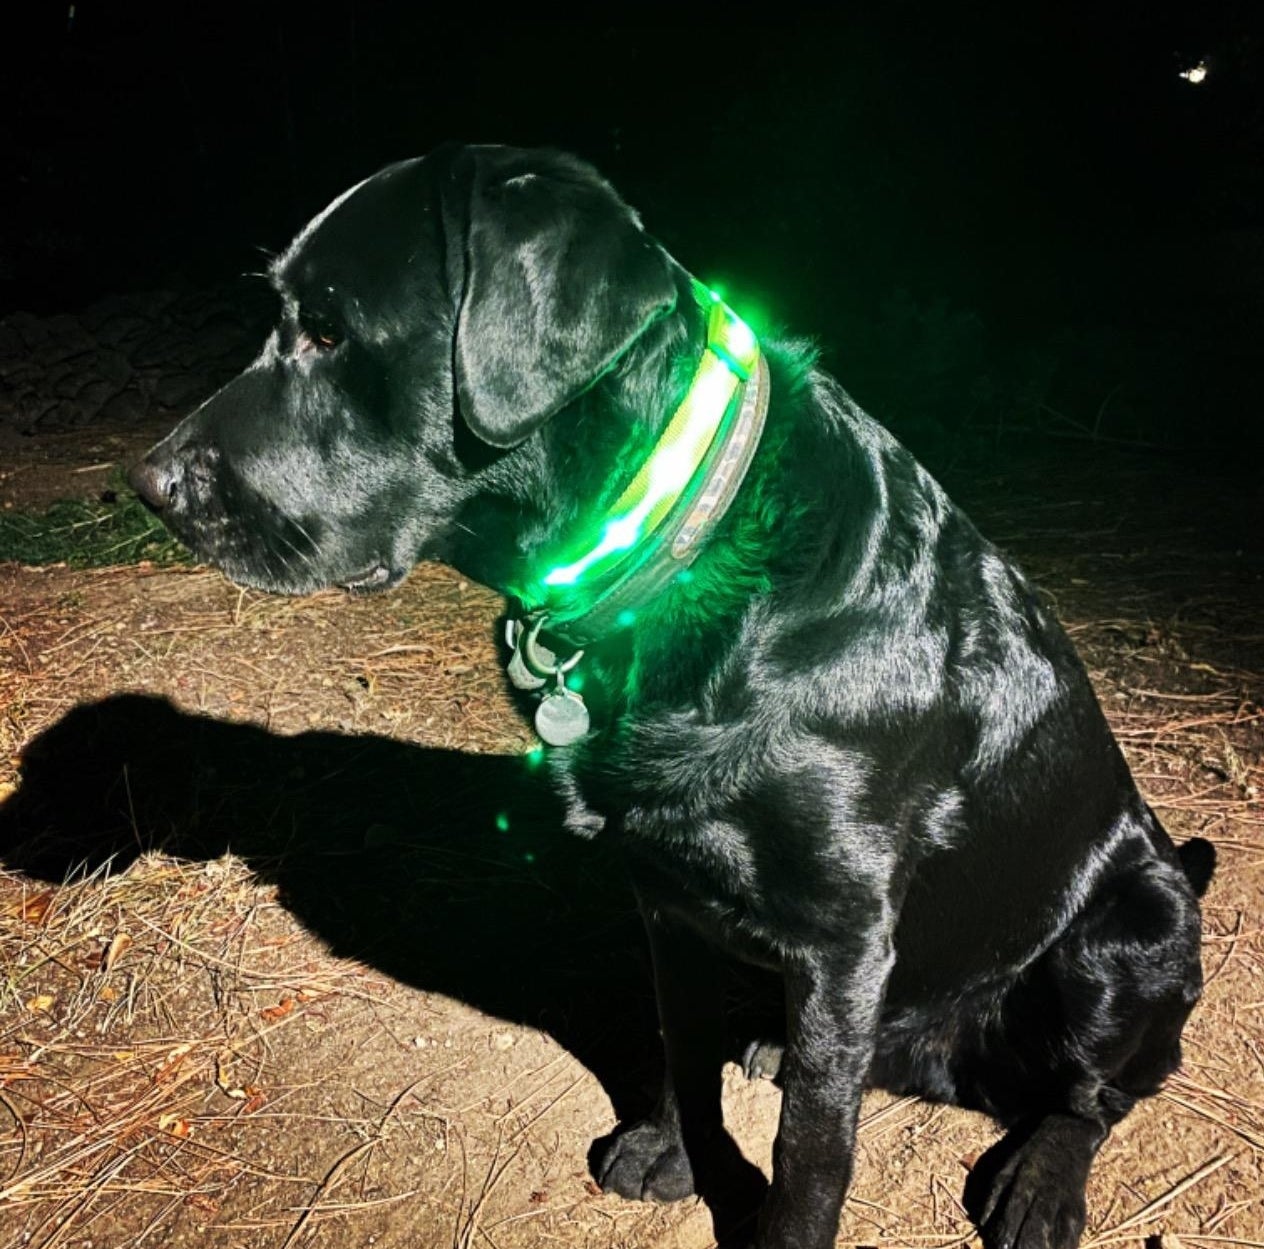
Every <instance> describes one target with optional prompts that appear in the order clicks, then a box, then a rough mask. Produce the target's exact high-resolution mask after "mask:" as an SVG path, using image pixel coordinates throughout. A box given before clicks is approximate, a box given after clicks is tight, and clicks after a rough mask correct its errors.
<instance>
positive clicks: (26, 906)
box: [14, 889, 53, 924]
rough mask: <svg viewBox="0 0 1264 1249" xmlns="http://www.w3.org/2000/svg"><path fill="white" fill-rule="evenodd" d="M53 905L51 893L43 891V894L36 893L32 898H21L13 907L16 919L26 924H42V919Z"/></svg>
mask: <svg viewBox="0 0 1264 1249" xmlns="http://www.w3.org/2000/svg"><path fill="white" fill-rule="evenodd" d="M52 905H53V891H52V890H51V889H45V890H44V892H43V893H37V894H35V895H34V896H33V897H30V898H23V899H22V901H21V902H19V903H18V904H17V905H16V906H15V907H14V911H15V912H16V914H17V916H18V918H20V919H22V920H24V921H25V922H26V923H28V924H42V923H43V922H44V917H45V916H46V915H47V914H48V911H49V908H50V907H51V906H52Z"/></svg>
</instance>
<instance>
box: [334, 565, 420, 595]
mask: <svg viewBox="0 0 1264 1249" xmlns="http://www.w3.org/2000/svg"><path fill="white" fill-rule="evenodd" d="M403 579H404V573H403V572H402V571H400V570H399V569H397V568H391V567H389V566H388V565H386V564H373V565H371V566H370V567H368V568H366V569H365V570H364V571H363V572H361V573H357V574H356V575H355V576H354V577H345V578H340V579H339V581H338V585H339V586H340V587H341V588H342V589H344V590H350V591H351V592H352V593H354V594H371V593H373V592H374V591H375V590H389V589H391V588H392V587H393V586H397V585H399V583H400V582H401V581H403Z"/></svg>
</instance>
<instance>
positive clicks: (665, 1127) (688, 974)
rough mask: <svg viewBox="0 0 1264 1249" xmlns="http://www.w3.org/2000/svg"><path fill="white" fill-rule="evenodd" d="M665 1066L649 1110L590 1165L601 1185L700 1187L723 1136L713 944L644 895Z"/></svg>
mask: <svg viewBox="0 0 1264 1249" xmlns="http://www.w3.org/2000/svg"><path fill="white" fill-rule="evenodd" d="M641 914H642V916H643V917H644V919H645V927H646V930H647V931H648V933H649V938H650V950H651V953H652V955H653V959H654V989H655V994H656V996H657V998H658V1017H659V1023H660V1026H661V1028H662V1034H663V1049H664V1054H665V1058H666V1072H665V1074H664V1077H663V1091H662V1095H661V1096H660V1098H659V1101H658V1105H657V1106H656V1107H655V1109H654V1113H653V1114H652V1115H650V1117H649V1118H648V1119H646V1120H644V1121H643V1122H641V1123H638V1124H636V1125H635V1126H633V1127H631V1128H627V1129H625V1130H624V1131H622V1132H620V1133H619V1135H618V1136H616V1137H615V1139H614V1140H613V1141H612V1142H611V1144H610V1146H609V1147H608V1149H607V1150H606V1153H605V1155H604V1157H602V1158H601V1160H600V1162H599V1163H598V1165H597V1168H596V1174H597V1180H598V1182H599V1183H600V1184H601V1186H602V1188H604V1189H606V1190H607V1191H610V1192H616V1193H619V1194H620V1195H621V1196H624V1197H632V1198H636V1199H641V1200H649V1201H678V1200H679V1199H680V1198H682V1197H688V1196H689V1195H690V1194H691V1193H694V1192H696V1191H700V1189H701V1188H702V1187H704V1186H703V1185H702V1184H701V1177H700V1176H699V1177H697V1178H696V1177H695V1171H696V1170H698V1169H699V1168H701V1167H703V1166H704V1165H705V1164H706V1162H707V1160H708V1158H709V1156H710V1154H711V1152H712V1151H713V1149H714V1147H715V1145H716V1144H717V1143H718V1141H719V1140H720V1139H721V1138H722V1137H723V1122H722V1116H721V1111H720V1068H721V1066H722V1064H723V1059H724V975H723V973H724V967H723V963H722V961H721V959H720V957H719V955H718V954H717V953H716V951H715V950H714V948H713V947H712V946H711V945H710V944H708V943H707V942H706V941H704V940H703V938H702V937H700V936H699V935H698V934H697V933H695V932H693V931H692V930H691V929H689V928H687V927H686V926H685V925H683V924H680V923H677V922H674V921H672V920H670V919H668V918H666V917H664V916H663V915H661V914H660V913H658V912H657V911H656V909H655V908H654V907H652V906H650V905H647V904H646V903H644V902H643V903H642V905H641Z"/></svg>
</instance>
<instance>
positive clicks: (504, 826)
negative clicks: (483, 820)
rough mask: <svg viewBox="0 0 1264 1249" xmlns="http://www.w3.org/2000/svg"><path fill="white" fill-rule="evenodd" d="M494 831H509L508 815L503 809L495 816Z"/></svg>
mask: <svg viewBox="0 0 1264 1249" xmlns="http://www.w3.org/2000/svg"><path fill="white" fill-rule="evenodd" d="M496 831H497V832H498V833H507V832H508V831H509V817H508V816H507V815H506V814H505V813H504V812H503V811H502V812H501V813H500V814H499V815H498V816H497V817H496Z"/></svg>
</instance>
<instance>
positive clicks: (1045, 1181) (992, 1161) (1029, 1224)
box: [966, 1119, 1093, 1249]
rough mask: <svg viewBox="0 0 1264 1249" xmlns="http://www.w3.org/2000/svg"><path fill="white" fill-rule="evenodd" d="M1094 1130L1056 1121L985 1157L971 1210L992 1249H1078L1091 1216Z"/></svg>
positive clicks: (975, 1178) (972, 1185)
mask: <svg viewBox="0 0 1264 1249" xmlns="http://www.w3.org/2000/svg"><path fill="white" fill-rule="evenodd" d="M1091 1130H1092V1129H1091V1127H1090V1126H1089V1125H1087V1124H1083V1125H1081V1124H1077V1123H1075V1122H1074V1121H1071V1120H1065V1119H1064V1120H1058V1119H1050V1120H1046V1121H1045V1122H1044V1123H1043V1124H1042V1125H1041V1126H1040V1127H1039V1128H1037V1130H1036V1131H1035V1132H1034V1133H1032V1134H1031V1135H1030V1136H1026V1134H1025V1133H1018V1134H1016V1139H1010V1138H1006V1139H1004V1140H1002V1141H1000V1142H998V1143H997V1144H996V1145H994V1146H993V1147H992V1149H990V1150H989V1151H988V1153H986V1154H984V1155H983V1158H981V1159H980V1160H979V1163H978V1164H977V1165H976V1167H975V1171H974V1173H973V1174H972V1175H971V1177H970V1181H971V1182H968V1183H967V1186H966V1207H967V1209H969V1210H970V1213H971V1215H972V1216H973V1217H974V1219H975V1221H976V1222H977V1224H978V1227H979V1233H980V1235H981V1237H982V1239H983V1244H984V1246H985V1247H986V1249H1076V1246H1077V1245H1078V1244H1079V1243H1080V1237H1081V1235H1082V1234H1083V1232H1084V1224H1085V1220H1086V1213H1087V1212H1086V1207H1085V1202H1084V1184H1085V1181H1086V1180H1087V1178H1088V1169H1089V1164H1090V1163H1091V1161H1092V1157H1093V1145H1092V1143H1091V1140H1090V1134H1091ZM972 1190H973V1191H972Z"/></svg>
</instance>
